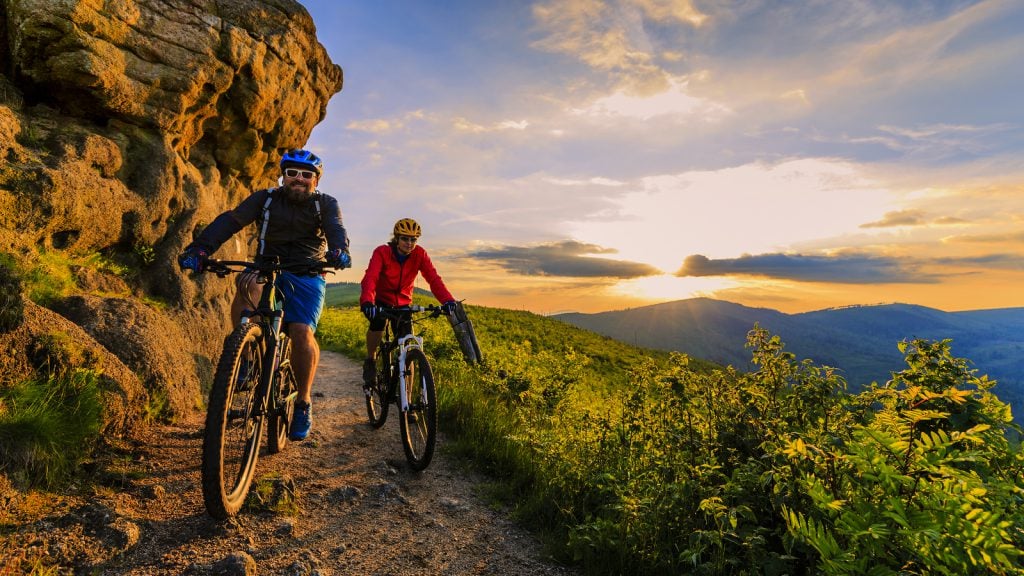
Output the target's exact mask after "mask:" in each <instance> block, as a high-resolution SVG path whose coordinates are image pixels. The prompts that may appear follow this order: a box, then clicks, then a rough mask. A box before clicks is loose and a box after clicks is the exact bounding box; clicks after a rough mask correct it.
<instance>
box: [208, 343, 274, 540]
mask: <svg viewBox="0 0 1024 576" xmlns="http://www.w3.org/2000/svg"><path fill="white" fill-rule="evenodd" d="M263 352H264V348H263V331H262V329H261V328H260V326H259V325H258V324H243V325H242V326H240V327H239V328H237V329H235V331H234V332H232V333H231V335H230V336H228V338H227V339H226V340H225V341H224V351H223V352H222V353H221V356H220V362H219V363H218V364H217V372H216V374H215V375H214V377H213V388H212V389H211V390H210V402H209V405H208V406H207V408H206V430H205V432H204V435H203V462H202V479H203V501H204V502H205V504H206V511H207V512H208V513H209V514H210V516H213V517H214V518H216V519H218V520H224V519H226V518H228V517H230V516H233V515H235V514H236V513H238V510H239V509H240V508H241V507H242V504H243V503H244V502H245V497H246V495H247V494H248V493H249V485H250V484H251V483H252V478H253V473H254V471H255V470H256V461H257V460H258V459H259V452H260V435H261V433H262V432H263V414H261V413H260V412H261V410H260V400H261V399H260V398H257V395H256V391H257V390H258V389H259V388H260V386H259V383H260V379H261V377H262V374H261V371H262V366H263Z"/></svg>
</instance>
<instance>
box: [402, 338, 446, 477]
mask: <svg viewBox="0 0 1024 576" xmlns="http://www.w3.org/2000/svg"><path fill="white" fill-rule="evenodd" d="M402 378H404V379H405V393H406V396H407V399H408V401H409V409H408V410H406V411H404V412H402V415H401V418H400V419H399V428H400V431H401V434H402V447H403V448H405V459H406V460H408V461H409V465H410V466H412V469H413V470H423V469H425V468H426V467H427V466H429V465H430V459H431V458H432V457H433V456H434V443H435V441H436V439H437V394H436V392H435V390H434V375H433V373H432V372H431V370H430V363H429V362H428V361H427V356H426V355H425V354H424V353H423V351H422V350H418V349H412V350H409V351H408V352H407V353H406V355H405V373H404V374H402Z"/></svg>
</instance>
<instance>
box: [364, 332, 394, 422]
mask: <svg viewBox="0 0 1024 576" xmlns="http://www.w3.org/2000/svg"><path fill="white" fill-rule="evenodd" d="M374 374H375V375H374V377H373V384H371V385H370V386H369V387H368V388H363V392H364V393H365V394H366V416H367V418H369V419H370V425H371V426H373V427H374V428H380V427H381V426H383V425H384V422H385V421H387V419H388V386H390V383H391V358H390V354H387V353H386V352H385V351H384V350H383V348H382V349H381V350H379V351H378V352H377V364H376V366H375V370H374Z"/></svg>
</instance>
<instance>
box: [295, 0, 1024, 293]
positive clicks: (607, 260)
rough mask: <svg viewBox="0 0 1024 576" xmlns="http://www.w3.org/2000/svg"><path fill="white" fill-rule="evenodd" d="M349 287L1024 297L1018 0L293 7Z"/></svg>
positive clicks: (1023, 15) (1023, 78)
mask: <svg viewBox="0 0 1024 576" xmlns="http://www.w3.org/2000/svg"><path fill="white" fill-rule="evenodd" d="M302 4H303V5H304V6H305V7H306V8H307V9H308V10H309V12H310V14H311V15H312V16H313V19H314V22H315V23H316V26H317V31H318V38H319V40H320V42H321V43H322V44H323V45H324V46H325V47H326V49H327V51H328V53H329V54H330V55H331V58H332V59H333V60H334V62H335V63H337V64H339V65H340V66H341V67H342V68H343V69H344V71H345V84H344V88H343V90H342V91H341V92H340V93H338V94H337V95H335V96H334V98H333V99H332V100H331V102H330V104H329V106H328V112H327V117H326V118H325V120H324V121H323V122H322V123H321V124H320V125H319V126H318V127H317V128H316V129H315V130H314V133H313V135H312V137H311V139H310V142H309V144H308V146H309V147H310V148H313V149H315V150H317V151H318V152H320V153H321V154H323V155H324V157H325V159H326V162H327V164H328V167H327V171H326V173H325V176H324V178H323V180H322V182H321V189H322V190H323V191H325V192H327V193H330V194H332V195H334V196H336V197H337V198H338V199H339V200H340V201H341V204H342V209H343V211H344V214H345V223H346V226H347V228H348V229H349V232H350V234H351V236H352V242H353V256H354V259H355V261H356V271H355V272H352V273H347V274H350V277H343V278H340V279H341V280H344V281H358V280H359V276H360V274H359V272H360V271H361V269H362V268H363V267H365V261H366V259H367V258H368V257H369V254H370V251H371V250H372V249H373V247H375V246H377V245H379V244H381V243H383V242H385V241H386V240H387V239H388V236H389V232H390V229H391V225H392V224H393V223H394V221H395V220H397V219H398V218H401V217H413V218H416V219H417V220H418V221H420V223H421V224H422V225H423V227H424V236H423V239H422V240H423V245H424V246H425V247H426V248H428V250H429V251H430V253H431V255H432V256H433V257H434V259H435V261H436V264H437V266H438V268H439V270H440V271H441V273H442V275H443V276H444V277H445V280H446V282H447V283H448V285H449V287H450V288H451V289H452V291H453V293H455V294H456V296H458V297H459V298H465V299H466V300H467V302H469V303H473V304H481V305H490V306H499V307H505V308H516V309H528V310H532V311H534V312H538V313H553V312H559V311H565V310H579V311H599V310H610V309H621V308H626V307H635V306H640V305H644V304H649V303H654V302H661V301H667V300H677V299H683V298H690V297H694V296H709V297H714V298H720V299H724V300H730V301H733V302H739V303H742V304H747V305H751V306H766V307H771V308H776V309H779V310H783V311H788V312H798V311H806V310H814V309H820V308H824V307H830V306H845V305H852V304H871V303H879V302H894V301H898V302H908V303H914V304H922V305H926V306H933V307H936V308H940V309H943V310H965V309H978V308H995V307H1009V306H1024V297H1022V296H1021V295H1020V294H1021V293H1024V291H1022V290H1020V288H1019V287H1020V286H1021V285H1022V281H1024V154H1022V147H1024V105H1022V104H1021V103H1020V102H1021V99H1022V97H1021V94H1024V73H1022V71H1021V62H1024V32H1022V31H1024V2H1020V1H1019V0H981V1H920V0H915V1H909V0H908V1H903V2H890V1H881V0H878V1H876V0H844V1H831V2H830V1H823V2H788V1H774V0H734V1H721V2H699V1H690V0H685V1H671V0H619V1H614V2H594V1H587V0H551V1H538V2H525V1H523V2H494V3H489V2H463V1H452V2H443V3H442V2H434V3H428V2H414V1H389V0H383V1H379V2H372V3H363V2H335V1H333V0H315V1H314V0H302Z"/></svg>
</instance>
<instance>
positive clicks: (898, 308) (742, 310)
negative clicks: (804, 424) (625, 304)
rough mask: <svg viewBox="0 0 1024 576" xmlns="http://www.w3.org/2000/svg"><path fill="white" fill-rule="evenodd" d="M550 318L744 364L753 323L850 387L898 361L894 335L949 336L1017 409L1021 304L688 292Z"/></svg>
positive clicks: (885, 374)
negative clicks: (809, 308)
mask: <svg viewBox="0 0 1024 576" xmlns="http://www.w3.org/2000/svg"><path fill="white" fill-rule="evenodd" d="M554 318H556V319H559V320H562V321H564V322H567V323H570V324H573V325H576V326H579V327H581V328H586V329H588V330H593V331H594V332H597V333H599V334H604V335H606V336H609V337H612V338H615V339H616V340H620V341H622V342H626V343H629V344H634V345H637V346H642V347H648V348H655V349H662V350H674V351H680V352H685V353H687V354H689V355H691V356H694V357H697V358H704V359H707V360H712V361H715V362H719V363H723V364H730V365H732V366H735V367H737V368H740V369H745V368H748V367H749V366H750V364H749V362H750V351H749V350H747V349H745V348H744V343H745V342H746V334H747V332H748V331H749V330H750V329H751V328H752V327H753V326H754V324H755V323H758V324H759V325H760V326H761V327H763V328H766V329H767V330H768V331H770V332H771V333H773V334H777V335H779V336H780V337H781V339H782V341H783V342H784V343H785V344H786V349H787V350H789V351H791V352H793V353H794V354H796V355H797V357H799V358H811V359H813V360H814V361H815V362H816V363H818V364H825V365H829V366H834V367H837V368H840V369H841V370H842V373H843V375H844V376H845V377H846V379H847V381H848V382H849V383H850V385H851V387H853V388H856V387H859V386H861V385H864V384H868V383H870V382H872V381H878V382H884V381H886V380H887V379H888V378H889V375H890V372H891V371H893V370H899V369H902V368H903V367H904V363H903V356H902V354H900V352H899V350H898V349H897V343H898V342H899V341H901V340H904V339H913V338H926V339H931V340H939V339H946V338H949V339H952V341H953V343H952V350H953V353H954V354H955V355H956V356H959V357H962V358H967V359H969V360H971V361H972V362H973V364H974V367H975V368H977V369H978V372H979V374H987V375H988V376H989V377H990V378H992V379H995V380H997V381H998V382H999V384H998V385H997V387H996V389H995V392H996V393H997V394H998V395H999V397H1000V398H1002V399H1003V400H1004V401H1006V402H1008V403H1010V404H1011V405H1013V407H1014V414H1015V416H1017V418H1018V419H1019V418H1020V415H1021V414H1024V376H1022V374H1024V308H1004V309H998V310H974V311H966V312H943V311H941V310H936V309H934V308H927V307H924V306H914V305H909V304H887V305H878V306H852V307H847V308H833V309H827V310H818V311H815V312H806V313H802V314H785V313H782V312H779V311H777V310H771V309H768V308H750V307H747V306H742V305H740V304H734V303H731V302H725V301H721V300H712V299H709V298H694V299H690V300H679V301H675V302H668V303H664V304H657V305H653V306H645V307H641V308H632V309H628V310H617V311H612V312H601V313H597V314H579V313H571V314H558V315H555V316H554Z"/></svg>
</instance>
